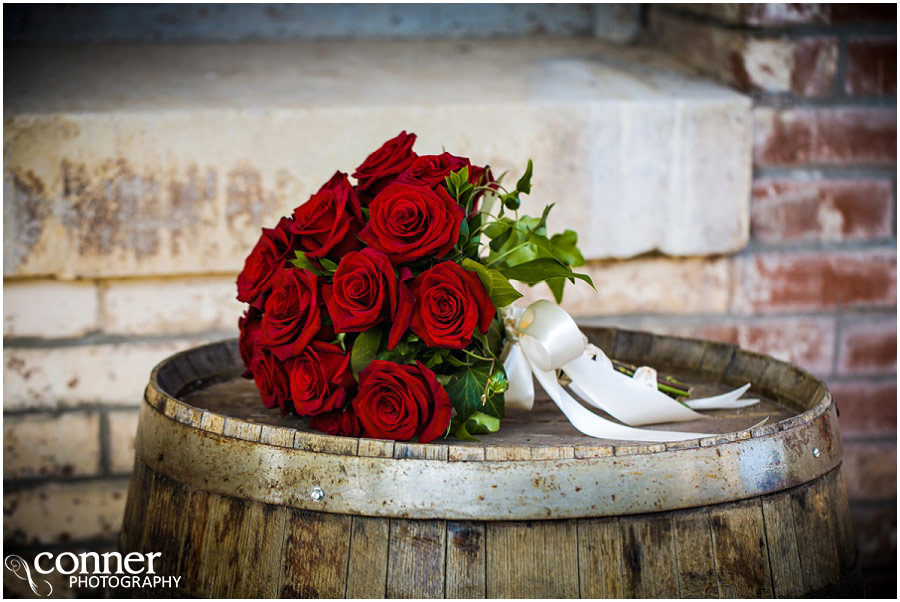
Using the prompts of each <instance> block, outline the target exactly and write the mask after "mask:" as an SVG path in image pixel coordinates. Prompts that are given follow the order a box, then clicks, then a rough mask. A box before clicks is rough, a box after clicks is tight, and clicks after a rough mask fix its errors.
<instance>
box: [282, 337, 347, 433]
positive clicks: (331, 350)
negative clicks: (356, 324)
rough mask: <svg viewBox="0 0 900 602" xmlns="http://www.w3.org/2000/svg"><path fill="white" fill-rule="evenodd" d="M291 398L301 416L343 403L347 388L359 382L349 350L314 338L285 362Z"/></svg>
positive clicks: (339, 405)
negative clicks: (346, 350)
mask: <svg viewBox="0 0 900 602" xmlns="http://www.w3.org/2000/svg"><path fill="white" fill-rule="evenodd" d="M286 368H287V372H288V379H289V381H290V388H291V399H292V400H293V401H294V409H295V410H297V414H298V415H300V416H315V415H316V414H321V413H323V412H330V411H331V410H334V409H338V408H342V407H344V401H345V400H346V398H347V388H348V387H352V386H354V385H355V384H356V382H355V381H354V380H353V373H352V372H351V371H350V354H349V353H345V352H343V351H341V348H340V347H338V346H337V345H332V344H331V343H325V342H322V341H312V342H311V343H310V344H309V345H308V346H307V347H306V349H304V350H303V352H302V353H301V354H300V355H298V356H297V357H295V358H293V359H291V360H289V361H288V362H287V363H286Z"/></svg>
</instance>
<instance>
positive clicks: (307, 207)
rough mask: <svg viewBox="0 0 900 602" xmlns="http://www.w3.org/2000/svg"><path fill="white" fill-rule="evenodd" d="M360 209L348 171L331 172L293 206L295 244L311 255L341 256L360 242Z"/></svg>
mask: <svg viewBox="0 0 900 602" xmlns="http://www.w3.org/2000/svg"><path fill="white" fill-rule="evenodd" d="M361 227H362V213H361V208H360V204H359V198H358V197H357V196H356V191H355V190H353V186H351V185H350V180H348V179H347V174H343V173H341V172H336V173H335V174H334V176H332V178H331V179H330V180H329V181H328V182H327V183H326V184H325V185H324V186H322V188H321V189H319V191H318V192H317V193H316V194H314V195H312V196H311V197H310V198H309V200H308V201H306V202H305V203H303V204H302V205H300V206H299V207H297V208H296V209H294V221H293V224H292V231H293V232H294V233H295V234H296V235H297V247H298V248H299V249H300V250H301V251H304V252H305V253H306V256H307V257H309V258H311V259H316V258H318V257H324V256H326V255H332V256H333V257H341V256H342V255H344V254H345V253H348V252H350V251H355V250H356V249H359V248H360V247H361V246H362V245H361V244H360V242H359V241H358V240H357V239H356V235H357V234H358V233H359V229H360V228H361Z"/></svg>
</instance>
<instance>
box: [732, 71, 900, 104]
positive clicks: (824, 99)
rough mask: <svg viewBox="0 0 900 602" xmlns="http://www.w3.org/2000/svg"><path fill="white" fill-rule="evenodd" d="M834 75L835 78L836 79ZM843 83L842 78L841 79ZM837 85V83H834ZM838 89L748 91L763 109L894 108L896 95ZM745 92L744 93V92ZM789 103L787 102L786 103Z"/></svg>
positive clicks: (755, 102)
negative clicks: (810, 92)
mask: <svg viewBox="0 0 900 602" xmlns="http://www.w3.org/2000/svg"><path fill="white" fill-rule="evenodd" d="M837 77H838V76H837V75H835V79H837ZM841 84H843V80H841ZM835 85H837V83H835ZM843 90H844V89H843V86H842V87H841V88H840V91H837V92H833V93H832V94H831V95H828V96H798V95H797V94H795V93H793V92H765V91H762V92H750V93H749V95H750V97H751V98H752V99H753V108H754V109H756V108H765V109H782V110H791V109H844V108H846V109H861V108H863V109H865V108H873V109H895V110H896V108H897V96H896V95H891V96H874V95H867V96H853V95H848V94H846V93H844V91H843ZM745 94H746V93H745ZM786 103H789V104H786Z"/></svg>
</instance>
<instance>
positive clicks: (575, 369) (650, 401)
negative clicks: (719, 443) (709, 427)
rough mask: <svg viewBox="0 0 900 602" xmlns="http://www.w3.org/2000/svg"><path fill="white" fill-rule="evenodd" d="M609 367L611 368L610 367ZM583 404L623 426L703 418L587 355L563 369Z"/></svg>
mask: <svg viewBox="0 0 900 602" xmlns="http://www.w3.org/2000/svg"><path fill="white" fill-rule="evenodd" d="M610 366H611V365H610ZM562 370H563V372H565V373H566V375H567V376H568V377H569V378H570V379H572V389H573V390H574V391H576V392H577V393H578V395H579V396H581V397H582V398H584V400H585V402H586V403H588V404H589V405H592V406H594V407H595V408H598V409H601V410H603V411H604V412H606V413H607V414H609V415H610V416H613V417H614V418H616V419H617V420H621V421H622V422H624V423H625V424H630V425H632V426H639V425H644V424H656V423H660V422H684V421H686V420H700V419H703V418H706V416H704V415H703V414H699V413H697V412H695V411H694V410H692V409H690V408H687V407H685V406H684V405H682V404H681V403H679V402H678V401H676V400H674V399H672V398H671V397H669V396H667V395H665V394H664V393H660V392H659V391H658V390H656V389H655V388H651V387H648V386H646V385H643V384H641V383H639V382H637V381H635V380H634V379H632V378H629V377H627V376H625V375H624V374H620V373H619V372H616V371H615V370H613V369H612V368H611V367H608V366H607V365H605V363H601V362H598V361H595V360H593V359H591V358H590V357H588V356H587V355H582V356H581V357H579V358H577V359H575V360H573V361H571V362H569V363H568V364H566V365H565V366H563V367H562Z"/></svg>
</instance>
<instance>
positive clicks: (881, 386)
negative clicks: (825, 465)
mask: <svg viewBox="0 0 900 602" xmlns="http://www.w3.org/2000/svg"><path fill="white" fill-rule="evenodd" d="M828 388H829V390H830V391H831V394H832V396H834V400H835V402H836V403H837V404H838V407H839V408H840V410H841V415H840V425H841V435H842V436H844V437H894V436H896V434H897V381H896V379H889V380H888V381H886V382H873V381H871V380H868V379H861V378H860V379H853V380H849V381H841V382H835V383H829V384H828Z"/></svg>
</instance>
